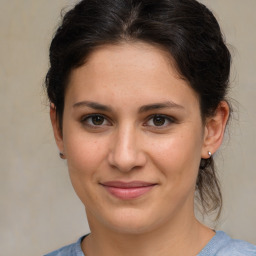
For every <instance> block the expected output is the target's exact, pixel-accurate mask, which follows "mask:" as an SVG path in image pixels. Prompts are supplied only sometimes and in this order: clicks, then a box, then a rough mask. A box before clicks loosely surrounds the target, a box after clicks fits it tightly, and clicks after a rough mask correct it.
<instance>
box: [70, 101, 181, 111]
mask: <svg viewBox="0 0 256 256" xmlns="http://www.w3.org/2000/svg"><path fill="white" fill-rule="evenodd" d="M73 107H74V108H78V107H89V108H92V109H95V110H100V111H105V112H113V110H112V108H111V107H110V106H107V105H103V104H100V103H97V102H93V101H81V102H77V103H75V104H74V105H73ZM163 108H177V109H184V107H183V106H181V105H178V104H177V103H175V102H172V101H166V102H161V103H153V104H148V105H143V106H141V107H140V108H139V113H143V112H148V111H152V110H156V109H163Z"/></svg>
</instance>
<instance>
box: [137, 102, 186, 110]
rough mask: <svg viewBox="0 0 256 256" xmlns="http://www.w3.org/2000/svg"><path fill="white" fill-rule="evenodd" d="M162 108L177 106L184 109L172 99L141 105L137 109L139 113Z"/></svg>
mask: <svg viewBox="0 0 256 256" xmlns="http://www.w3.org/2000/svg"><path fill="white" fill-rule="evenodd" d="M163 108H177V109H184V107H183V106H181V105H178V104H176V103H174V102H172V101H166V102H161V103H154V104H149V105H144V106H141V107H140V109H139V113H142V112H147V111H150V110H156V109H163Z"/></svg>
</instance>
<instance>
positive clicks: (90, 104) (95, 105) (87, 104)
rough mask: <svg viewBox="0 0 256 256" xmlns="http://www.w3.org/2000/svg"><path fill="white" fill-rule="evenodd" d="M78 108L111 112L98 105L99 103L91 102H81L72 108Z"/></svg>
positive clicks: (104, 106)
mask: <svg viewBox="0 0 256 256" xmlns="http://www.w3.org/2000/svg"><path fill="white" fill-rule="evenodd" d="M78 107H89V108H92V109H95V110H101V111H106V112H112V109H111V107H109V106H106V105H103V104H100V103H96V102H92V101H81V102H77V103H75V104H74V105H73V108H78Z"/></svg>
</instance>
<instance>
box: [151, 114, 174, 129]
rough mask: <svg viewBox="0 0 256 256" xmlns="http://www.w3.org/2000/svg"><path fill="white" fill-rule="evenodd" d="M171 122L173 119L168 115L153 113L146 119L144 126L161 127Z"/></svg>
mask: <svg viewBox="0 0 256 256" xmlns="http://www.w3.org/2000/svg"><path fill="white" fill-rule="evenodd" d="M173 122H174V120H173V119H172V118H171V117H169V116H166V115H153V116H151V117H150V118H149V119H148V121H147V123H146V126H153V127H159V128H161V127H166V126H168V125H170V124H171V123H173Z"/></svg>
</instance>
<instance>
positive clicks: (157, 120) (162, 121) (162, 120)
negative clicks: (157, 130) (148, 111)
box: [152, 116, 166, 126]
mask: <svg viewBox="0 0 256 256" xmlns="http://www.w3.org/2000/svg"><path fill="white" fill-rule="evenodd" d="M152 121H153V124H154V125H155V126H162V125H164V124H165V122H166V117H163V116H154V117H153V120H152Z"/></svg>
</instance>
